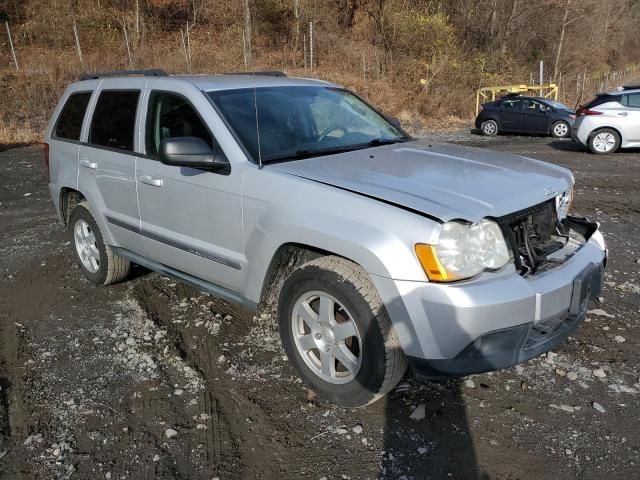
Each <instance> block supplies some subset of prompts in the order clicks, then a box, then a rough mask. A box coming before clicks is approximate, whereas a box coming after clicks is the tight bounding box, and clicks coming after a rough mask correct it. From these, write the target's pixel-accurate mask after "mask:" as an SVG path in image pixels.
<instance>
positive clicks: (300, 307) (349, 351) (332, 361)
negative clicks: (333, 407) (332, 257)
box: [292, 291, 362, 384]
mask: <svg viewBox="0 0 640 480" xmlns="http://www.w3.org/2000/svg"><path fill="white" fill-rule="evenodd" d="M292 317H293V318H292V320H293V322H292V328H293V340H294V342H295V345H296V348H297V350H298V353H299V354H300V356H301V357H302V358H303V360H304V362H305V363H306V365H307V367H309V369H310V370H311V371H312V372H313V373H315V374H316V375H317V376H319V377H320V378H321V379H322V380H324V381H326V382H329V383H333V384H345V383H348V382H350V381H352V380H353V379H354V378H355V377H356V375H357V374H358V371H359V370H360V366H361V365H362V340H361V337H360V332H359V331H358V327H357V325H356V323H355V321H354V319H353V317H352V316H351V314H350V313H349V312H348V311H347V309H346V308H345V307H344V306H343V305H342V304H341V303H340V302H339V301H338V300H336V299H335V298H334V297H332V296H331V295H329V294H327V293H324V292H318V291H314V292H308V293H305V294H303V295H302V296H301V297H300V298H298V300H297V301H296V303H295V305H294V307H293V312H292Z"/></svg>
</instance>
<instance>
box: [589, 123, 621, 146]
mask: <svg viewBox="0 0 640 480" xmlns="http://www.w3.org/2000/svg"><path fill="white" fill-rule="evenodd" d="M605 129H609V130H613V131H614V132H616V133H617V134H618V136H619V137H620V142H622V133H620V130H619V129H618V128H616V127H610V126H608V125H606V126H600V127H596V128H594V129H593V130H591V131H590V132H589V136H588V137H587V141H590V140H591V139H592V138H593V136H594V135H595V134H596V133H597V132H599V131H600V130H605Z"/></svg>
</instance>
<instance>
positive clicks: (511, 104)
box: [502, 98, 522, 112]
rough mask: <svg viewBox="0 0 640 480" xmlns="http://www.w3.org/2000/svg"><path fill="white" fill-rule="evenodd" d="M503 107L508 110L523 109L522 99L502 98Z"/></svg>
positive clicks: (516, 110)
mask: <svg viewBox="0 0 640 480" xmlns="http://www.w3.org/2000/svg"><path fill="white" fill-rule="evenodd" d="M502 108H503V109H504V110H506V111H508V112H518V111H520V110H521V109H522V99H519V98H518V99H515V100H502Z"/></svg>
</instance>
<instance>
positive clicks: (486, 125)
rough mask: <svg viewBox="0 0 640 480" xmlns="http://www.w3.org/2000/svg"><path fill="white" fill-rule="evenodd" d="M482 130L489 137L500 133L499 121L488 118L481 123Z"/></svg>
mask: <svg viewBox="0 0 640 480" xmlns="http://www.w3.org/2000/svg"><path fill="white" fill-rule="evenodd" d="M480 131H481V132H482V134H483V135H486V136H487V137H493V136H495V135H497V134H498V122H496V121H495V120H486V121H484V122H482V125H480Z"/></svg>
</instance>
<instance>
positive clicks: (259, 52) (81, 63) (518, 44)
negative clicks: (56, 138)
mask: <svg viewBox="0 0 640 480" xmlns="http://www.w3.org/2000/svg"><path fill="white" fill-rule="evenodd" d="M0 19H2V20H5V21H7V22H8V24H9V29H10V31H11V35H12V39H13V43H14V47H15V52H16V58H17V63H18V67H19V68H18V69H16V66H15V63H14V61H13V56H12V53H11V49H10V44H9V41H8V35H7V33H6V31H4V28H3V32H2V33H1V34H0V35H2V37H1V40H0V43H1V44H0V141H2V142H5V143H6V142H11V143H16V142H28V141H33V140H37V139H39V138H40V136H41V133H42V130H43V129H44V127H45V125H46V121H47V119H48V116H49V114H50V111H51V109H52V108H53V106H54V105H55V103H56V101H57V99H58V97H59V94H60V93H61V91H62V90H63V89H64V87H65V85H66V84H68V83H69V82H71V81H73V80H75V79H77V78H78V76H79V75H80V74H81V73H83V72H85V71H103V70H112V69H124V68H151V67H153V68H164V69H165V70H167V71H169V72H172V73H178V72H194V73H205V72H228V71H237V70H262V69H278V70H283V71H285V72H287V73H288V74H290V75H300V76H311V77H320V78H323V79H327V80H331V81H335V82H337V83H340V84H342V85H346V86H348V87H350V88H353V89H354V90H356V91H357V92H358V93H359V94H361V95H363V96H365V97H367V98H368V99H370V100H371V101H372V102H373V103H375V104H376V105H378V106H380V107H381V108H382V109H383V110H384V111H385V112H387V113H389V114H392V115H395V116H398V117H400V118H401V120H403V122H404V123H405V124H407V125H408V126H409V128H410V129H413V130H417V129H422V128H426V127H428V128H446V127H447V126H450V125H458V124H459V123H460V122H461V121H468V120H469V119H470V118H472V115H473V110H474V99H475V90H476V89H477V88H478V87H480V86H486V85H496V84H505V83H506V84H513V83H528V82H529V80H530V78H531V77H532V76H533V77H534V78H535V79H536V81H537V76H538V62H539V60H544V61H545V65H546V71H545V81H549V80H553V81H556V82H557V83H559V85H560V91H561V96H562V97H563V99H564V100H565V101H566V102H568V103H570V104H575V103H578V102H580V101H581V99H584V98H585V97H589V96H591V95H592V94H593V93H594V92H595V91H597V90H601V89H604V88H609V87H613V86H616V85H617V84H619V83H622V82H624V81H625V79H626V78H628V77H629V76H632V75H635V72H637V68H638V67H637V65H638V64H640V54H639V52H640V37H639V36H638V35H636V34H635V31H636V27H635V25H637V24H638V21H639V20H640V2H638V0H580V1H578V0H539V1H536V2H525V1H523V0H442V1H436V0H324V1H319V0H188V1H187V0H75V1H63V0H56V1H52V0H5V2H4V4H3V5H0ZM310 22H313V38H312V39H311V35H310ZM3 23H4V22H3ZM2 27H4V25H2ZM76 35H77V41H76ZM311 43H313V66H312V65H311V56H312V52H311V48H310V45H311ZM78 45H79V47H80V48H79V49H78ZM421 79H425V80H426V85H423V84H422V83H421V82H420V80H421Z"/></svg>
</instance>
